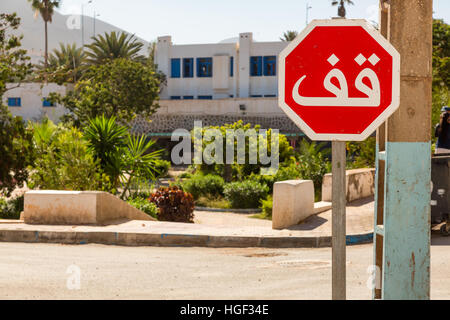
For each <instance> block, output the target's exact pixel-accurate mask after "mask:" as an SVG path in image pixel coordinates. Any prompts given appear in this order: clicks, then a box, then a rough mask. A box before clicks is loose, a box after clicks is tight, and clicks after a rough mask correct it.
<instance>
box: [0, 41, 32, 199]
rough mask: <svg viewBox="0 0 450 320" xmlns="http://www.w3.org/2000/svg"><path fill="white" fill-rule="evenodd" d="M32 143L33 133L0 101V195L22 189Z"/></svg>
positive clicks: (30, 161) (30, 159) (30, 155)
mask: <svg viewBox="0 0 450 320" xmlns="http://www.w3.org/2000/svg"><path fill="white" fill-rule="evenodd" d="M0 38H1V36H0ZM0 66H1V64H0ZM0 85H1V84H0ZM0 98H1V95H0ZM32 141H33V133H32V131H31V130H30V129H27V128H25V126H24V124H23V121H22V118H21V117H13V116H12V115H11V113H10V112H9V110H8V108H7V107H5V106H3V105H2V103H1V100H0V154H1V156H0V193H2V194H5V195H6V196H9V195H10V194H11V192H12V191H13V190H14V189H15V188H16V186H18V187H20V188H21V187H23V183H24V182H25V181H26V180H27V178H28V170H27V166H28V165H29V164H30V163H32V162H33V156H34V152H33V142H32Z"/></svg>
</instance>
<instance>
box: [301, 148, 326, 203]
mask: <svg viewBox="0 0 450 320" xmlns="http://www.w3.org/2000/svg"><path fill="white" fill-rule="evenodd" d="M330 151H331V149H329V148H326V145H325V144H324V143H316V142H311V143H308V142H307V141H306V140H302V141H301V143H300V154H299V155H298V171H299V173H300V178H301V179H303V180H312V181H313V183H314V193H315V199H316V201H318V200H319V199H320V198H321V192H322V180H323V176H324V175H325V174H326V173H328V172H331V162H330V161H329V160H328V157H329V155H330Z"/></svg>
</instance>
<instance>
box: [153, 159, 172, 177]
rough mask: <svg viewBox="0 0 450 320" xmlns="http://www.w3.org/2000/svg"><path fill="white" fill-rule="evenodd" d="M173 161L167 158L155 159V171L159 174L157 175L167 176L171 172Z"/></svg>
mask: <svg viewBox="0 0 450 320" xmlns="http://www.w3.org/2000/svg"><path fill="white" fill-rule="evenodd" d="M170 166H171V163H170V161H167V160H162V159H160V160H156V161H155V171H156V174H157V177H160V178H163V177H166V176H167V174H168V173H169V169H170Z"/></svg>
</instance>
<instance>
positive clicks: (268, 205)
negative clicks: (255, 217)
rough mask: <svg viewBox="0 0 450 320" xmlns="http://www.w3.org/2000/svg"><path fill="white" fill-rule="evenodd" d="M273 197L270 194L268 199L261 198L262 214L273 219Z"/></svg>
mask: <svg viewBox="0 0 450 320" xmlns="http://www.w3.org/2000/svg"><path fill="white" fill-rule="evenodd" d="M272 208H273V197H272V196H271V195H269V196H268V197H267V198H266V199H263V200H261V210H262V216H263V217H264V218H265V219H272Z"/></svg>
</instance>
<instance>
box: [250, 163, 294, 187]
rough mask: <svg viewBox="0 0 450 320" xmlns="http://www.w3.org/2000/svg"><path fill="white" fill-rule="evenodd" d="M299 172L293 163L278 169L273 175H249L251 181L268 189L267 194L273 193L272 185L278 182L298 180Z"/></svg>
mask: <svg viewBox="0 0 450 320" xmlns="http://www.w3.org/2000/svg"><path fill="white" fill-rule="evenodd" d="M300 178H301V175H300V171H299V169H298V167H297V165H296V164H295V163H292V164H290V165H289V166H286V167H280V168H279V169H278V171H277V173H276V174H275V175H259V174H252V175H250V179H251V180H255V181H258V182H259V183H261V184H265V185H266V186H268V187H269V193H273V185H274V183H275V182H278V181H285V180H296V179H300Z"/></svg>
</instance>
